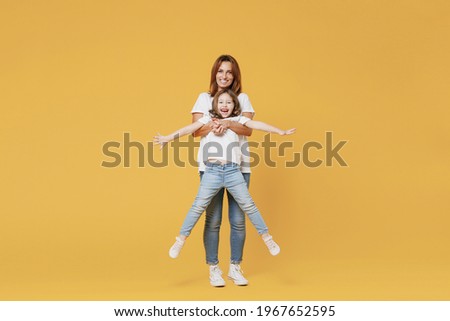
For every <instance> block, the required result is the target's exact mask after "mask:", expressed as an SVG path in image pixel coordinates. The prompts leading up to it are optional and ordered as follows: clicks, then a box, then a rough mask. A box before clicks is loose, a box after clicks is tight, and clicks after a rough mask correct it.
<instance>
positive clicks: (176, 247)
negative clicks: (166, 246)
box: [169, 236, 185, 259]
mask: <svg viewBox="0 0 450 321" xmlns="http://www.w3.org/2000/svg"><path fill="white" fill-rule="evenodd" d="M175 240H176V241H175V243H173V245H172V247H171V248H170V250H169V256H170V257H171V258H172V259H176V258H177V257H178V255H179V254H180V251H181V249H182V248H183V245H184V242H185V240H182V239H181V238H179V237H178V236H177V237H176V238H175Z"/></svg>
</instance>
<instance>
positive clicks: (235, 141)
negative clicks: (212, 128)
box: [198, 115, 250, 164]
mask: <svg viewBox="0 0 450 321" xmlns="http://www.w3.org/2000/svg"><path fill="white" fill-rule="evenodd" d="M227 119H228V120H231V121H236V122H239V123H241V124H242V125H244V124H245V123H246V122H248V121H249V120H250V118H247V117H245V116H236V117H229V118H227ZM198 121H199V122H201V123H202V124H207V123H209V122H210V121H211V117H210V116H209V115H203V117H202V118H200V119H199V120H198ZM205 139H206V140H205V144H204V145H203V148H204V149H202V153H201V154H202V158H199V159H198V161H199V162H206V161H211V160H220V161H227V162H233V163H236V164H241V160H242V158H241V157H242V151H241V146H240V143H239V135H238V134H236V133H235V132H234V131H232V130H227V131H225V133H224V134H223V135H220V136H217V135H214V134H213V133H208V135H206V137H205Z"/></svg>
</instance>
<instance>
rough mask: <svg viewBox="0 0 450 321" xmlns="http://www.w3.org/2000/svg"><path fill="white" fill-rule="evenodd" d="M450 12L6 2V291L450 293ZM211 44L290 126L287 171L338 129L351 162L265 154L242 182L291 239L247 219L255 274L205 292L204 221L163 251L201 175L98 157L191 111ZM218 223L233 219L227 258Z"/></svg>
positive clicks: (211, 296)
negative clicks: (176, 251) (263, 233)
mask: <svg viewBox="0 0 450 321" xmlns="http://www.w3.org/2000/svg"><path fill="white" fill-rule="evenodd" d="M449 10H450V5H449V4H448V2H447V1H438V0H433V1H429V0H422V1H420V0H418V1H407V0H406V1H356V0H354V1H351V0H350V1H304V0H301V1H294V0H291V1H276V2H275V1H234V0H232V1H227V2H211V1H169V2H162V1H144V0H142V1H125V2H124V1H49V0H47V1H38V2H36V1H6V0H2V1H0V35H1V39H2V40H1V42H0V56H1V60H0V61H1V62H0V64H1V68H0V70H1V71H0V88H1V94H0V107H1V114H2V116H1V154H0V157H1V167H0V175H1V185H0V186H1V187H0V188H1V190H0V192H1V197H2V199H1V202H0V215H1V224H0V238H1V242H0V255H1V258H0V284H1V286H0V299H2V300H179V299H180V300H203V299H207V300H261V299H264V300H449V299H450V291H449V289H450V253H449V245H450V233H449V224H450V218H449V213H450V204H449V202H448V195H449V192H450V188H449V182H450V175H449V174H450V172H449V160H450V154H449V148H448V145H449V137H450V136H449V134H450V132H449V129H448V128H449V121H450V117H449V116H450V112H449V109H448V106H449V103H450V94H449V93H450V91H449V88H450V76H449V75H450V60H449V57H450V50H449V49H450V46H449V41H448V40H449V39H450V11H449ZM222 53H228V54H231V55H233V56H234V57H236V58H237V60H238V61H239V63H240V66H241V71H242V74H243V87H244V91H245V92H246V93H247V94H248V95H249V97H250V99H251V102H252V104H253V106H254V108H255V110H256V118H255V119H259V120H263V121H267V122H270V123H272V124H275V125H277V126H279V127H282V128H289V127H297V128H298V132H297V134H296V135H295V136H291V137H289V138H290V139H291V140H292V141H293V143H294V147H293V148H292V149H290V150H288V153H287V154H286V156H284V157H282V156H278V157H277V156H276V155H272V156H273V159H275V160H276V161H277V162H278V164H279V165H282V164H283V162H284V161H286V160H289V159H290V157H291V156H292V153H293V152H299V151H301V149H302V146H303V145H304V144H305V143H307V142H311V141H315V142H319V143H321V144H322V145H324V144H325V135H326V132H332V133H333V144H337V143H338V142H339V141H348V143H347V144H346V145H345V146H344V147H343V148H342V149H341V151H340V155H341V156H342V157H343V158H344V160H345V161H346V162H347V163H348V165H349V166H347V167H342V166H339V164H337V163H336V161H334V163H333V166H330V167H327V166H325V165H324V164H322V166H319V167H317V168H309V167H307V166H304V165H302V164H300V165H299V166H296V167H294V168H285V167H284V166H278V167H277V168H271V167H268V166H266V165H264V164H260V165H259V166H257V167H256V168H255V169H254V170H253V175H252V182H251V188H250V190H251V193H252V195H253V197H254V199H255V201H256V203H257V204H258V206H259V208H260V209H261V211H262V213H263V215H264V218H265V219H266V221H267V223H268V225H269V226H270V228H271V232H272V234H273V235H274V236H275V237H276V239H277V241H278V242H279V244H280V245H281V247H282V252H281V254H280V255H279V256H277V257H272V256H270V255H269V254H268V253H267V250H266V249H265V247H264V245H263V244H262V242H261V241H260V240H259V238H258V236H257V233H256V232H255V230H254V229H253V227H252V226H251V225H250V224H249V225H248V227H247V232H248V233H247V235H248V237H247V243H246V247H245V258H244V262H243V264H242V267H243V269H244V271H245V273H246V274H245V275H246V277H247V278H248V279H249V281H250V285H249V286H248V287H236V286H234V285H233V284H232V283H230V282H228V284H227V286H226V287H225V288H223V289H215V288H212V287H211V286H210V285H209V283H208V270H207V266H206V265H205V263H204V253H203V246H202V225H203V221H201V223H200V224H199V225H198V226H197V227H196V229H195V230H194V232H193V235H192V237H191V238H190V239H189V241H188V244H187V245H186V247H185V249H184V250H183V253H182V254H181V256H180V257H179V258H178V259H177V260H172V259H170V258H169V257H168V254H167V251H168V249H169V247H170V245H171V244H172V243H173V241H174V237H175V235H176V234H177V232H178V229H179V227H180V224H181V222H182V220H183V218H184V215H185V213H186V211H187V210H188V208H189V206H190V204H191V202H192V201H193V198H194V196H195V194H196V191H197V187H198V182H199V179H198V176H197V170H196V168H194V167H191V166H187V167H185V168H180V167H178V166H175V164H174V163H173V161H171V162H170V164H169V166H168V167H165V168H155V167H151V166H149V165H146V166H144V167H143V168H139V166H138V165H139V164H138V155H137V148H135V149H133V150H132V155H131V166H130V167H129V168H125V167H124V166H123V165H121V166H119V167H116V168H105V167H102V166H101V164H102V162H103V161H111V160H112V159H111V158H110V157H107V156H105V155H104V154H103V153H102V146H103V145H104V144H105V143H106V142H109V141H117V142H122V144H123V136H124V133H129V134H130V137H131V140H133V141H137V142H141V143H142V144H147V142H149V141H151V138H152V136H153V135H154V134H155V133H156V132H158V131H160V132H162V133H169V132H171V131H172V130H174V129H176V128H179V127H181V126H183V125H185V124H187V123H189V122H190V120H191V118H190V110H191V108H192V106H193V104H194V102H195V100H196V98H197V96H198V94H199V93H200V92H202V91H206V90H207V89H208V84H209V73H210V68H211V65H212V63H213V61H214V60H215V59H216V57H217V56H219V55H220V54H222ZM263 137H264V134H262V133H254V135H253V136H252V137H251V140H252V141H254V142H261V141H262V139H263ZM273 139H274V140H276V141H277V142H282V141H284V139H282V138H280V137H275V136H274V137H273ZM184 140H186V139H184ZM122 146H123V145H122ZM255 152H257V153H258V154H260V155H262V150H261V149H255ZM156 156H160V152H159V151H158V153H156ZM182 157H185V158H186V157H187V156H186V154H183V153H182ZM310 157H311V159H313V160H314V159H316V158H323V157H324V150H321V151H313V152H311V154H310ZM225 213H226V212H225ZM228 235H229V225H228V222H227V219H226V217H224V224H223V229H222V232H221V244H220V259H221V267H222V269H223V270H224V271H227V269H228V266H227V265H228V260H229V245H228Z"/></svg>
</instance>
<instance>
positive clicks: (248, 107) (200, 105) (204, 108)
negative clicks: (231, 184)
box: [191, 92, 255, 173]
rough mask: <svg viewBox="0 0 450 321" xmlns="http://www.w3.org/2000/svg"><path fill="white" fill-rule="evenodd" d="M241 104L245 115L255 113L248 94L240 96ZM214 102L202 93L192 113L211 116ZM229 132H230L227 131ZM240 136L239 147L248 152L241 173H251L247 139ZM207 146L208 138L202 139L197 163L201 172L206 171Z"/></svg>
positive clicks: (243, 156) (208, 95) (209, 96)
mask: <svg viewBox="0 0 450 321" xmlns="http://www.w3.org/2000/svg"><path fill="white" fill-rule="evenodd" d="M238 99H239V104H240V106H241V111H242V112H243V113H255V111H254V109H253V106H252V104H251V103H250V99H249V98H248V96H247V94H244V93H240V94H239V96H238ZM212 101H213V97H211V95H210V94H209V93H206V92H205V93H201V94H200V95H199V96H198V98H197V101H196V102H195V105H194V107H193V108H192V110H191V113H192V114H193V113H202V114H203V115H209V111H210V110H211V109H212ZM227 132H228V130H227ZM238 136H239V146H240V148H243V149H245V150H247V152H246V153H243V154H242V158H241V161H242V163H241V172H242V173H250V172H251V171H250V155H249V152H248V143H247V137H246V136H242V135H238ZM205 144H206V136H204V137H202V138H201V139H200V148H199V149H198V154H197V162H198V170H199V171H200V172H203V171H205V164H204V163H203V161H202V159H203V154H202V152H203V148H204V146H205Z"/></svg>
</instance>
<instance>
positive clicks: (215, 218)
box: [200, 172, 250, 265]
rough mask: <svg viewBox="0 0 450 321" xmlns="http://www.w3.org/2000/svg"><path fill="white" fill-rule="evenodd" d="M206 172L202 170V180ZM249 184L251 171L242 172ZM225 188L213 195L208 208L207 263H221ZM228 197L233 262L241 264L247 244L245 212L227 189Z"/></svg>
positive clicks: (206, 233)
mask: <svg viewBox="0 0 450 321" xmlns="http://www.w3.org/2000/svg"><path fill="white" fill-rule="evenodd" d="M203 174H204V172H200V180H201V179H202V178H203ZM241 174H242V176H243V177H244V180H245V182H246V184H247V188H248V187H249V185H250V173H241ZM224 191H225V188H221V189H220V191H219V192H218V193H217V194H216V195H215V196H214V197H213V199H212V201H211V203H210V204H209V205H208V207H207V208H206V219H205V228H204V231H203V245H204V246H205V252H206V263H207V264H214V265H215V264H218V263H219V254H218V252H219V234H220V225H221V224H222V205H223V194H224ZM227 199H228V220H229V222H230V248H231V258H230V261H231V263H233V264H240V263H241V262H242V257H243V253H244V244H245V235H246V231H245V214H244V212H243V211H242V210H241V208H240V207H239V205H238V203H237V202H236V201H235V200H234V198H233V196H232V195H231V194H230V192H229V191H228V190H227Z"/></svg>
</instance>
